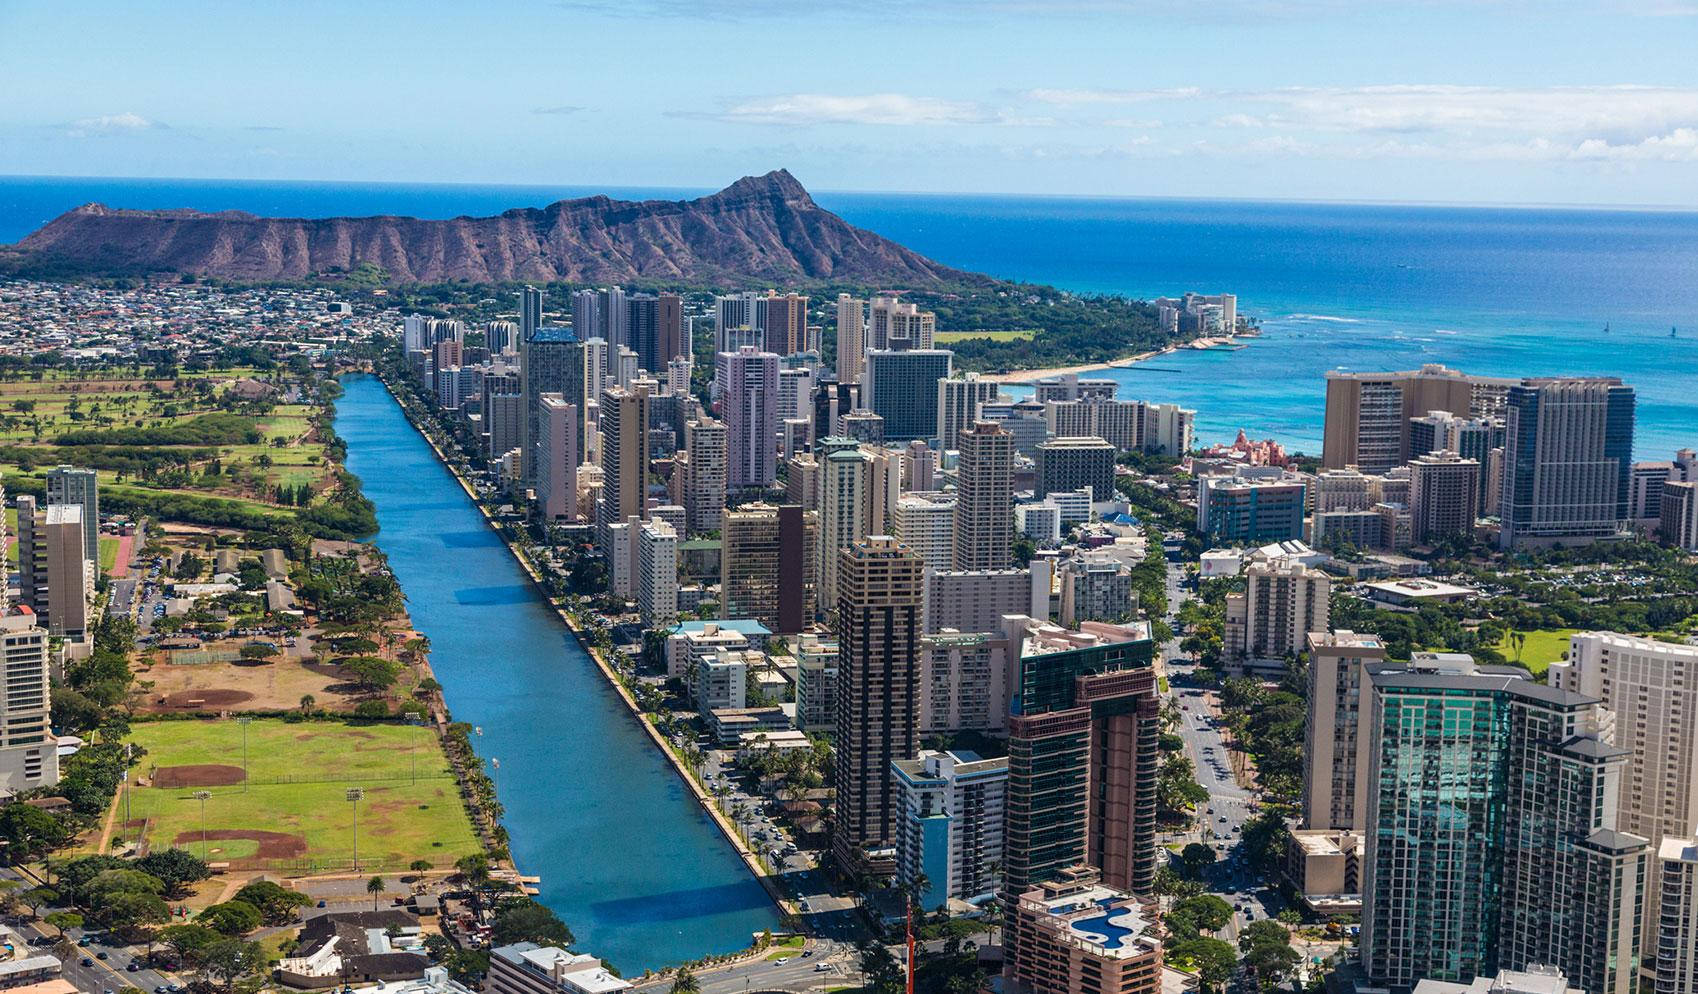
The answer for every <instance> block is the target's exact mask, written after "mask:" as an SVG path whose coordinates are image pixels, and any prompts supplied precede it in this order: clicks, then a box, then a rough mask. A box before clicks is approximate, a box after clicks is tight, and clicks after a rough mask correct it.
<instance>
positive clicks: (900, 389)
mask: <svg viewBox="0 0 1698 994" xmlns="http://www.w3.org/2000/svg"><path fill="white" fill-rule="evenodd" d="M954 355H955V354H954V353H953V352H950V351H949V350H948V349H917V348H916V349H906V350H895V349H869V350H868V351H867V369H866V373H865V375H864V377H863V379H862V389H861V404H862V405H863V406H864V407H865V408H866V409H867V410H869V411H872V412H873V413H874V414H877V415H878V416H880V417H882V418H884V438H885V439H886V440H887V441H891V442H906V441H908V440H909V439H912V438H922V439H932V438H936V437H937V416H938V409H937V396H938V393H937V381H939V380H942V379H947V378H948V376H949V371H950V363H951V361H952V360H953V358H954Z"/></svg>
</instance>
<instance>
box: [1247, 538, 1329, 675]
mask: <svg viewBox="0 0 1698 994" xmlns="http://www.w3.org/2000/svg"><path fill="white" fill-rule="evenodd" d="M1244 574H1245V589H1244V592H1243V593H1232V594H1227V595H1226V632H1225V645H1224V647H1223V649H1224V652H1225V655H1226V657H1227V658H1228V659H1233V660H1237V661H1240V662H1244V661H1251V660H1279V659H1282V658H1284V657H1285V655H1286V654H1287V653H1295V652H1300V651H1302V650H1303V649H1304V648H1305V647H1306V638H1307V636H1308V634H1309V633H1310V632H1324V631H1326V630H1327V629H1328V628H1329V627H1330V625H1329V624H1328V621H1329V619H1330V617H1331V610H1330V608H1331V600H1332V578H1331V577H1329V576H1327V574H1325V573H1323V572H1321V571H1320V570H1318V569H1311V568H1309V567H1307V566H1304V565H1302V564H1301V563H1297V562H1291V561H1283V560H1274V561H1270V562H1257V563H1252V564H1251V565H1250V566H1249V567H1248V568H1247V569H1246V570H1245V571H1244Z"/></svg>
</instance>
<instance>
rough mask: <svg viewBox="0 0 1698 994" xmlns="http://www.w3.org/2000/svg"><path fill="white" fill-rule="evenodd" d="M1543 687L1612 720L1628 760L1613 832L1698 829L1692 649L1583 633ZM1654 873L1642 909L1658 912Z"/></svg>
mask: <svg viewBox="0 0 1698 994" xmlns="http://www.w3.org/2000/svg"><path fill="white" fill-rule="evenodd" d="M1545 679H1546V682H1548V683H1549V684H1550V685H1551V686H1552V687H1557V688H1560V689H1562V690H1564V691H1567V692H1568V693H1572V694H1584V695H1585V696H1587V697H1595V698H1598V699H1599V700H1601V701H1602V702H1603V707H1604V708H1605V709H1606V710H1607V711H1609V712H1610V714H1611V715H1612V716H1613V717H1614V720H1615V730H1614V735H1613V737H1612V739H1611V741H1612V742H1614V744H1615V745H1616V746H1619V747H1620V748H1622V749H1624V750H1626V751H1627V753H1628V757H1629V758H1628V760H1627V763H1626V766H1625V767H1624V768H1623V770H1622V775H1621V777H1620V779H1619V781H1618V783H1617V784H1616V787H1617V793H1616V795H1615V797H1614V798H1612V799H1611V800H1612V801H1613V802H1614V804H1615V806H1616V811H1617V814H1616V827H1617V828H1619V829H1621V830H1622V831H1624V832H1631V833H1633V834H1634V835H1639V836H1643V837H1645V838H1646V839H1648V840H1650V847H1651V849H1652V850H1655V849H1656V848H1657V847H1658V846H1660V845H1662V842H1663V839H1665V838H1668V837H1670V836H1683V835H1687V834H1688V833H1690V832H1692V831H1693V829H1694V827H1698V646H1690V645H1680V644H1675V643H1672V642H1661V641H1658V640H1657V639H1653V638H1645V637H1642V636H1638V635H1620V634H1617V633H1615V632H1581V633H1580V634H1577V635H1573V636H1571V637H1570V638H1569V640H1568V654H1567V658H1566V659H1564V660H1562V661H1559V662H1556V663H1552V664H1551V668H1550V670H1549V671H1548V672H1547V673H1546V677H1545ZM1658 883H1659V881H1658V880H1657V877H1656V874H1654V873H1653V874H1652V875H1651V877H1650V878H1649V879H1648V880H1647V881H1646V884H1647V886H1646V890H1645V907H1646V908H1647V909H1655V908H1657V907H1658V894H1657V885H1658ZM1656 940H1657V930H1656V929H1655V928H1651V927H1649V925H1647V927H1646V929H1645V935H1644V954H1645V956H1646V958H1647V962H1649V961H1650V960H1651V959H1652V958H1654V957H1656V956H1657V955H1658V954H1657V950H1656V946H1655V942H1656Z"/></svg>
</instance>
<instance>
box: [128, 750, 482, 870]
mask: <svg viewBox="0 0 1698 994" xmlns="http://www.w3.org/2000/svg"><path fill="white" fill-rule="evenodd" d="M242 732H243V728H242V725H241V724H239V723H238V722H235V721H226V720H209V719H202V720H190V721H157V722H141V723H137V724H136V725H135V726H134V728H133V730H132V733H131V736H130V740H131V741H132V742H134V743H135V744H136V745H138V746H142V747H145V748H146V749H147V750H148V754H147V756H146V757H145V758H144V759H143V760H142V761H141V762H140V763H139V764H138V766H137V767H136V769H135V771H134V773H133V775H137V776H140V777H144V778H146V779H147V782H148V783H149V784H150V786H147V787H136V788H133V789H132V791H131V796H130V798H129V803H130V805H131V810H130V818H131V821H130V823H129V827H128V828H127V829H125V831H124V832H115V833H114V837H120V836H121V835H123V834H131V835H133V834H134V833H135V831H136V830H137V829H138V828H140V823H141V822H143V821H145V823H146V827H145V833H146V838H147V841H148V845H149V847H150V848H151V849H160V848H163V847H166V846H169V845H171V844H172V843H174V842H175V843H177V844H180V845H182V846H184V847H185V848H187V849H189V850H190V851H191V852H194V853H195V854H197V855H200V854H201V853H202V850H203V848H204V849H205V850H206V852H205V855H206V858H207V859H209V860H211V861H214V862H220V861H236V860H239V861H242V863H241V865H240V867H238V868H267V869H277V870H284V871H290V872H314V871H334V870H347V869H349V868H350V867H351V863H352V859H353V856H354V828H353V825H354V804H355V803H357V804H358V816H359V860H360V869H361V870H362V871H367V870H369V871H381V872H398V871H401V870H404V869H406V868H407V865H408V864H409V863H411V862H413V861H414V860H418V859H424V860H429V861H430V862H431V863H433V864H435V865H437V866H449V865H451V864H452V863H453V862H454V860H456V859H458V858H459V857H461V856H464V855H466V854H468V853H472V852H476V851H478V849H479V845H478V842H477V840H476V837H475V836H474V834H473V831H472V826H471V823H470V821H469V820H468V818H467V816H466V811H465V808H464V807H463V806H462V804H461V802H460V795H459V788H458V786H457V785H456V783H455V781H454V779H453V777H452V775H451V774H450V773H449V766H448V761H447V759H446V758H445V757H444V756H443V753H442V750H441V747H440V746H439V744H438V742H437V739H436V735H435V734H434V733H433V732H432V731H431V730H430V729H428V728H421V727H417V726H411V725H388V724H359V725H354V724H343V723H339V722H322V721H310V722H298V723H292V722H287V721H283V720H281V719H256V720H255V721H253V722H252V723H251V724H249V725H248V726H247V764H248V775H249V778H250V780H249V783H248V785H247V787H246V789H245V790H244V789H243V785H242V784H241V783H240V782H239V780H240V771H241V766H242V763H243V747H242V738H243V736H242ZM184 766H220V767H225V768H226V769H224V770H223V771H221V772H222V773H223V774H224V776H222V777H221V778H218V777H210V778H205V779H223V780H225V781H226V782H225V783H224V784H222V785H208V786H194V785H185V786H152V784H154V783H155V782H156V779H157V778H159V777H160V776H161V775H162V773H163V775H164V776H167V777H168V776H170V775H171V774H170V768H171V767H184ZM415 770H416V772H417V779H416V780H415V779H413V777H414V771H415ZM231 780H235V781H238V782H234V783H231V782H228V781H231ZM309 781H317V782H309ZM350 787H359V788H362V789H363V790H364V791H365V796H364V798H363V799H362V800H359V801H358V802H354V803H351V802H349V801H348V800H347V797H346V793H347V790H348V789H349V788H350ZM201 790H204V791H206V792H208V793H209V794H210V796H209V797H208V798H207V799H206V802H205V811H206V821H205V828H206V830H207V834H208V839H207V841H206V842H205V843H204V844H203V842H202V840H201V828H202V822H201V802H200V801H199V800H198V799H197V798H195V796H194V795H195V793H196V792H197V791H201ZM117 803H118V804H119V805H120V807H119V817H120V819H121V818H122V817H123V813H124V809H123V807H122V805H123V804H124V798H123V796H122V794H120V796H119V798H118V800H117ZM221 831H223V832H229V833H235V834H237V835H241V834H242V833H247V835H246V837H236V838H218V835H219V834H220V832H221ZM262 844H264V845H267V846H268V847H269V849H268V850H267V851H263V852H262V851H261V846H262Z"/></svg>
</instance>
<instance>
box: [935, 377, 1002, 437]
mask: <svg viewBox="0 0 1698 994" xmlns="http://www.w3.org/2000/svg"><path fill="white" fill-rule="evenodd" d="M999 386H1000V385H999V384H998V383H996V382H995V381H994V380H984V379H980V378H979V374H978V373H963V374H960V375H957V376H950V377H947V378H945V379H941V380H938V381H937V436H936V437H935V438H933V439H932V445H933V446H934V447H935V448H937V449H939V450H943V449H953V448H955V447H956V446H957V445H958V444H960V439H961V432H962V431H963V430H965V429H967V428H969V427H971V426H972V424H973V422H975V421H977V420H978V419H979V405H980V404H982V403H984V402H985V401H987V400H995V399H996V398H997V390H998V388H999Z"/></svg>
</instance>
